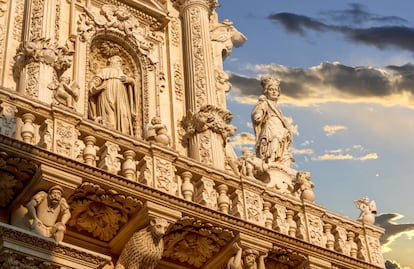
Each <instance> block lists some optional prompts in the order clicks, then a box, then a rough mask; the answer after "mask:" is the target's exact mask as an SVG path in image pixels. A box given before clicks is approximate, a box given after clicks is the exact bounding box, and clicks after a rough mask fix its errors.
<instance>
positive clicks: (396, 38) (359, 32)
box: [268, 4, 414, 52]
mask: <svg viewBox="0 0 414 269" xmlns="http://www.w3.org/2000/svg"><path fill="white" fill-rule="evenodd" d="M321 14H322V15H323V16H324V17H326V19H327V20H332V21H335V22H341V24H340V25H335V24H329V23H324V22H322V20H323V19H316V18H311V17H308V16H304V15H298V14H293V13H286V12H283V13H274V14H271V15H269V16H268V19H269V20H270V21H272V22H273V23H276V24H280V25H282V26H283V27H284V28H285V29H286V31H287V32H290V33H297V34H300V35H302V36H305V35H306V30H313V31H318V32H327V31H332V32H337V33H341V34H343V35H344V36H345V37H346V38H347V39H349V40H351V41H354V42H357V43H363V44H365V45H368V46H374V47H376V48H378V49H381V50H383V49H387V48H399V49H403V50H407V51H411V52H414V28H410V27H406V26H404V25H403V24H404V23H406V22H407V21H406V20H405V19H403V18H400V17H397V16H379V15H376V14H371V13H369V12H368V11H367V9H365V8H364V6H362V5H358V4H352V5H351V8H350V9H347V10H340V11H332V10H331V11H324V12H321ZM363 23H365V24H369V26H368V27H365V28H359V27H361V25H363ZM377 23H381V25H380V26H375V24H377ZM389 23H393V25H387V24H389ZM384 24H386V25H384ZM355 25H356V27H355ZM353 26H354V27H353Z"/></svg>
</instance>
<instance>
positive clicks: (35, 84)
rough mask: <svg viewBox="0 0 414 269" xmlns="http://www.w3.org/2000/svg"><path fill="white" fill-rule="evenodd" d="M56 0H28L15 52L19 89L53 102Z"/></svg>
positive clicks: (44, 100) (29, 94) (31, 95)
mask: <svg viewBox="0 0 414 269" xmlns="http://www.w3.org/2000/svg"><path fill="white" fill-rule="evenodd" d="M57 4H58V3H57V1H56V0H33V1H26V6H25V11H24V20H23V21H24V25H23V37H22V40H23V42H22V44H21V47H20V50H19V52H18V54H17V55H16V65H15V67H14V68H15V70H14V71H15V76H17V78H19V79H20V80H19V85H18V91H20V92H23V93H25V94H26V95H28V96H30V97H35V98H38V99H39V100H42V101H43V102H47V103H50V102H51V91H48V90H46V89H47V86H48V85H49V83H51V82H52V81H53V76H54V69H53V64H54V63H55V61H56V57H57V55H56V51H55V47H54V45H53V44H54V41H56V40H55V27H54V25H55V21H56V16H57V11H56V9H57ZM40 89H42V90H40Z"/></svg>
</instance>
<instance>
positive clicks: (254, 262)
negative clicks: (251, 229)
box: [226, 243, 267, 269]
mask: <svg viewBox="0 0 414 269" xmlns="http://www.w3.org/2000/svg"><path fill="white" fill-rule="evenodd" d="M234 248H235V249H236V250H237V252H236V255H234V256H233V257H231V258H230V260H229V261H228V263H227V268H226V269H265V262H264V259H265V258H266V257H267V254H264V255H259V252H258V251H257V250H254V249H246V250H244V251H243V250H242V248H241V247H240V246H239V245H238V244H237V243H235V244H234Z"/></svg>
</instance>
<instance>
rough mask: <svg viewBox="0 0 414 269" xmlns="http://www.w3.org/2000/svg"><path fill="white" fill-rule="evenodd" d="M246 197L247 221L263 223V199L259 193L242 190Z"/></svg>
mask: <svg viewBox="0 0 414 269" xmlns="http://www.w3.org/2000/svg"><path fill="white" fill-rule="evenodd" d="M244 196H245V199H246V214H247V215H246V219H247V220H248V221H251V222H254V223H257V224H260V225H263V224H264V221H263V199H262V198H261V197H260V195H259V194H256V193H254V192H251V191H247V190H245V191H244Z"/></svg>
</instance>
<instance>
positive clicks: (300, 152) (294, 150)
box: [290, 147, 315, 155]
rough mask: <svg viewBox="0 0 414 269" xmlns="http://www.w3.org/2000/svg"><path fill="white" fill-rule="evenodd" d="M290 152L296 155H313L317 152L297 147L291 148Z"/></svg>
mask: <svg viewBox="0 0 414 269" xmlns="http://www.w3.org/2000/svg"><path fill="white" fill-rule="evenodd" d="M290 152H291V153H292V154H294V155H313V154H314V153H315V152H314V150H313V149H297V148H293V147H292V148H291V149H290Z"/></svg>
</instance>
